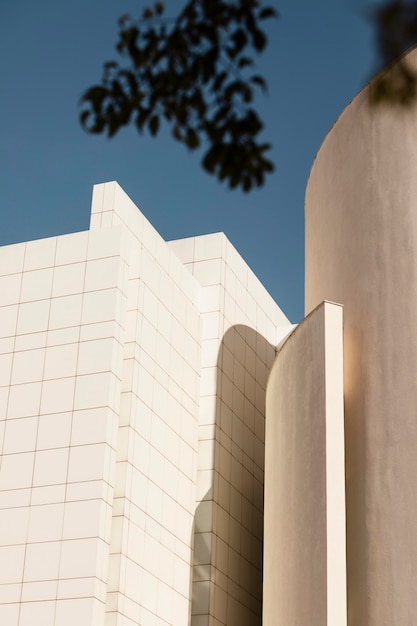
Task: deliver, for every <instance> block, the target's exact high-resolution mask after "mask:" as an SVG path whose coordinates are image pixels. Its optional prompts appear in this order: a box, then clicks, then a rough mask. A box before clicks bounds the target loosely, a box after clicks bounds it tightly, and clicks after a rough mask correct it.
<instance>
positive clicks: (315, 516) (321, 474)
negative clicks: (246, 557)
mask: <svg viewBox="0 0 417 626" xmlns="http://www.w3.org/2000/svg"><path fill="white" fill-rule="evenodd" d="M343 431H344V426H343V309H342V307H341V306H339V305H336V304H331V303H328V302H325V303H323V304H321V305H320V306H319V307H318V308H317V309H316V310H314V311H313V312H312V313H310V315H309V316H308V317H307V318H306V319H305V320H304V321H303V322H302V323H301V324H300V325H299V326H298V327H297V328H296V330H295V331H294V332H293V333H292V334H291V335H290V336H289V338H288V339H287V340H286V341H285V343H284V344H283V346H282V347H281V349H280V351H279V353H278V356H277V358H276V360H275V363H274V365H273V367H272V370H271V374H270V377H269V380H268V385H267V395H266V432H265V510H264V528H265V536H264V588H263V589H264V593H263V598H264V603H263V625H264V626H288V625H294V626H296V625H297V626H298V625H300V626H301V625H302V626H304V625H307V624H309V625H310V624H311V625H314V626H325V625H326V626H344V625H345V624H346V541H345V499H344V494H345V490H344V484H345V476H344V432H343Z"/></svg>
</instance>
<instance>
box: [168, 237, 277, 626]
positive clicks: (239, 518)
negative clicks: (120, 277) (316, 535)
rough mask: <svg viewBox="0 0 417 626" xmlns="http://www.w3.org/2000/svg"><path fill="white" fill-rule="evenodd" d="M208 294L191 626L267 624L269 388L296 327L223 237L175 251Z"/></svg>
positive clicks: (184, 243) (177, 244) (183, 243)
mask: <svg viewBox="0 0 417 626" xmlns="http://www.w3.org/2000/svg"><path fill="white" fill-rule="evenodd" d="M170 245H171V246H172V247H173V249H174V250H175V251H176V252H177V254H178V255H179V256H180V258H181V259H182V261H183V262H184V263H185V264H186V266H187V267H188V268H189V269H190V271H191V272H192V273H193V275H194V276H195V277H196V278H197V280H199V282H201V284H202V286H203V291H202V304H201V313H202V319H203V343H202V367H201V389H200V426H199V456H198V479H197V508H196V517H195V530H196V532H195V551H194V577H193V606H192V621H191V623H192V626H220V625H225V624H231V623H239V624H243V625H247V626H249V625H250V626H253V624H260V623H261V599H262V528H263V459H264V415H265V388H266V380H267V376H268V372H269V370H270V368H271V366H272V363H273V360H274V358H275V347H274V346H275V345H276V343H277V339H278V336H279V329H282V327H288V325H289V323H288V320H287V319H286V318H285V316H284V315H283V314H282V312H281V311H280V309H279V308H278V307H277V305H276V304H275V303H274V302H273V301H272V299H271V298H270V296H269V294H267V292H266V291H265V290H264V288H263V287H262V285H261V284H260V283H259V281H258V280H257V279H256V277H255V276H254V275H253V273H252V272H251V270H250V269H249V268H248V267H247V265H246V264H245V262H244V261H243V259H242V258H241V257H240V255H239V254H238V253H237V252H236V250H235V249H234V248H233V246H232V244H231V243H230V242H229V241H228V240H227V239H226V237H225V236H224V235H223V234H222V233H218V234H214V235H208V236H203V237H196V238H192V239H188V240H178V241H174V242H170Z"/></svg>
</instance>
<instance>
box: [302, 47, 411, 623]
mask: <svg viewBox="0 0 417 626" xmlns="http://www.w3.org/2000/svg"><path fill="white" fill-rule="evenodd" d="M416 58H417V57H416V52H415V51H414V52H412V53H411V56H410V57H409V59H410V60H411V62H413V63H414V64H415V63H416ZM416 167H417V103H415V104H414V105H413V107H411V108H409V109H401V108H387V107H383V108H373V109H371V108H370V105H369V93H368V89H365V90H364V91H363V92H361V93H360V94H359V95H358V96H357V97H356V98H355V99H354V100H353V102H352V103H351V104H350V105H349V107H348V108H347V109H346V110H345V111H344V113H343V114H342V115H341V117H340V118H339V120H338V121H337V122H336V124H335V126H334V127H333V129H332V130H331V131H330V133H329V135H328V136H327V138H326V140H325V141H324V143H323V145H322V147H321V149H320V151H319V153H318V156H317V158H316V161H315V163H314V165H313V168H312V171H311V175H310V180H309V183H308V187H307V194H306V311H307V312H308V311H311V310H312V309H313V308H314V307H316V306H317V304H318V303H320V302H321V301H322V300H323V299H330V300H335V301H337V302H341V303H342V304H344V320H345V321H344V324H345V336H344V339H345V362H344V368H345V415H346V471H347V485H346V489H347V540H348V541H347V559H348V616H349V624H351V625H352V626H353V625H354V626H392V625H393V624H395V625H396V626H410V625H411V624H415V623H416V613H415V606H416V584H417V570H416V563H417V533H416V531H415V529H416V519H417V499H416V493H417V454H416V441H417V420H416V403H417V377H416V363H417V335H416V332H415V328H416V324H417V264H416V256H417V211H416V198H417V176H416Z"/></svg>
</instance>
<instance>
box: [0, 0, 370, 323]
mask: <svg viewBox="0 0 417 626" xmlns="http://www.w3.org/2000/svg"><path fill="white" fill-rule="evenodd" d="M270 3H271V4H274V5H276V7H277V9H278V10H279V12H280V15H281V17H280V19H279V20H276V21H274V23H273V24H271V25H270V26H269V27H268V34H269V45H268V48H267V51H266V52H265V53H264V54H263V55H262V56H261V57H259V60H258V69H259V71H260V72H261V73H263V74H264V76H266V78H267V80H268V83H269V92H268V94H267V96H266V97H265V96H263V95H262V94H260V95H259V97H258V99H257V103H258V109H259V111H260V113H261V116H262V118H263V119H264V121H265V131H264V135H265V139H267V140H268V141H271V143H272V144H273V146H274V148H273V152H272V158H273V160H274V161H275V164H276V171H275V173H274V174H273V175H272V176H270V177H269V180H268V181H267V183H266V185H265V186H264V187H263V188H262V189H261V190H259V191H253V192H251V193H249V194H243V193H242V192H240V191H230V190H229V189H227V188H226V187H224V186H222V185H220V184H219V183H218V182H217V181H216V180H215V179H214V178H213V177H211V176H208V175H207V174H205V173H204V172H203V171H202V169H201V168H200V165H199V162H200V159H201V154H199V153H193V154H190V153H188V152H187V150H186V149H185V148H184V147H183V146H182V145H180V144H177V143H176V142H174V141H172V140H171V139H170V137H169V133H168V132H167V131H163V132H162V134H161V135H160V136H159V137H158V138H157V139H151V138H148V137H146V136H139V135H138V134H137V132H136V131H135V130H134V128H133V127H132V128H127V129H124V130H123V131H122V132H121V133H120V134H118V135H117V136H116V137H115V138H114V139H112V140H108V139H106V138H104V137H101V136H89V135H87V134H85V133H84V132H83V131H82V129H81V128H80V125H79V123H78V113H79V109H78V101H79V98H80V96H81V94H82V92H83V91H84V90H85V89H86V88H87V87H89V86H91V85H92V84H94V83H96V82H98V81H99V80H100V78H101V73H102V64H103V62H104V61H107V60H110V59H114V58H116V54H115V52H114V45H115V42H116V40H117V22H116V20H117V17H118V16H120V15H122V14H124V13H131V14H132V15H139V14H140V12H141V9H142V8H143V7H144V6H147V5H148V3H147V2H142V1H139V0H120V1H119V2H116V1H115V0H71V1H68V2H57V1H56V0H39V1H38V2H36V3H34V2H33V0H1V2H0V76H1V81H2V85H1V93H2V97H1V99H0V137H1V141H0V245H5V244H9V243H16V242H19V241H25V240H29V239H37V238H41V237H48V236H51V235H57V234H62V233H66V232H74V231H78V230H85V229H87V228H88V221H89V210H90V201H91V190H92V185H93V184H94V183H99V182H105V181H108V180H117V181H118V182H119V184H120V185H121V186H122V187H123V188H124V190H125V191H126V192H127V193H128V195H129V196H130V197H131V198H132V200H133V201H134V202H135V203H136V204H137V205H138V206H139V207H140V209H141V211H142V212H143V213H144V214H145V215H146V217H147V218H148V219H149V220H150V221H151V222H152V223H153V225H154V226H155V227H156V228H157V230H158V231H159V232H160V233H161V235H162V236H163V237H164V238H165V239H167V240H168V239H177V238H180V237H187V236H193V235H198V234H203V233H209V232H217V231H223V232H225V233H226V235H227V236H228V237H229V239H230V240H231V241H232V243H233V244H234V245H235V247H236V248H237V249H238V250H239V252H240V253H241V254H242V256H243V257H244V258H245V260H246V262H247V263H248V264H249V266H250V267H251V268H252V269H253V270H254V272H255V273H256V274H257V275H258V277H259V278H260V280H261V281H262V282H263V283H264V285H265V286H266V288H267V289H268V290H269V292H270V293H271V295H272V296H273V297H274V298H275V300H276V301H277V303H278V304H279V305H280V306H281V308H282V309H283V311H284V312H285V313H286V315H287V316H288V317H289V318H290V319H291V321H293V322H298V321H299V320H300V319H301V318H302V317H303V306H304V305H303V292H304V192H305V186H306V182H307V177H308V173H309V170H310V167H311V164H312V161H313V159H314V155H315V154H316V152H317V150H318V148H319V147H320V144H321V142H322V140H323V139H324V137H325V134H326V133H327V131H328V130H329V128H330V127H331V125H332V124H333V122H334V120H335V119H336V117H337V116H338V115H339V114H340V112H341V111H342V109H343V108H344V107H345V106H346V104H347V103H348V102H349V100H351V98H352V97H353V96H354V95H355V93H356V92H357V91H358V90H359V89H360V88H361V87H362V86H363V85H364V84H365V82H367V80H368V79H369V78H370V77H371V75H372V70H373V67H374V52H373V39H372V37H373V34H372V30H371V28H370V26H369V24H368V22H367V21H366V19H365V17H364V16H365V14H366V11H367V10H369V9H370V7H371V6H372V5H373V4H375V3H372V2H371V0H320V1H319V2H312V1H311V0H282V1H280V2H276V3H275V2H274V0H270ZM183 4H184V3H183V2H180V1H179V0H166V2H165V5H166V9H167V13H171V14H173V15H175V13H176V11H177V10H178V8H179V7H181V6H182V5H183Z"/></svg>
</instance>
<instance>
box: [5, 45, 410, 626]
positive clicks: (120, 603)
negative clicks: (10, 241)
mask: <svg viewBox="0 0 417 626" xmlns="http://www.w3.org/2000/svg"><path fill="white" fill-rule="evenodd" d="M406 62H407V63H411V64H413V66H414V68H417V51H416V50H414V51H412V52H411V53H409V55H408V57H407V58H406ZM388 76H389V74H388ZM416 165H417V102H415V103H414V105H413V106H411V107H410V108H408V109H398V108H392V107H388V108H374V107H371V106H370V102H369V88H366V89H365V90H363V91H362V92H361V93H360V94H359V95H358V96H357V97H356V98H355V99H354V100H353V101H352V103H351V104H350V105H349V106H348V107H347V109H346V110H345V111H344V112H343V114H342V115H341V116H340V118H339V119H338V121H337V122H336V123H335V125H334V126H333V128H332V130H331V131H330V132H329V134H328V136H327V137H326V139H325V141H324V143H323V145H322V147H321V149H320V151H319V153H318V155H317V157H316V160H315V162H314V164H313V168H312V171H311V175H310V179H309V182H308V186H307V194H306V314H307V315H306V318H305V320H304V321H303V322H302V323H301V324H300V325H299V326H298V327H297V328H296V329H295V330H294V327H293V326H292V325H291V324H290V323H289V321H288V320H287V319H286V317H285V315H284V314H283V313H282V311H281V310H280V309H279V307H278V306H277V305H276V304H275V303H274V302H273V300H272V299H271V297H270V296H269V295H268V293H267V292H266V291H265V289H264V288H263V286H262V285H261V283H260V282H259V281H258V279H257V278H256V277H255V276H254V274H253V273H252V272H251V270H250V269H249V268H248V267H247V265H246V264H245V262H244V261H243V259H242V258H241V257H240V256H239V254H238V253H237V252H236V250H235V249H234V248H233V246H232V245H231V243H230V242H229V241H228V240H227V239H226V237H225V236H224V235H223V234H221V233H218V234H214V235H207V236H201V237H194V238H190V239H182V240H178V241H173V242H168V243H167V242H165V241H163V239H162V238H161V237H160V236H159V235H158V233H157V232H156V231H155V230H154V229H153V228H152V226H151V225H150V224H149V222H147V220H146V219H145V218H144V217H143V215H142V214H141V213H140V212H139V210H138V209H137V208H136V207H135V206H134V204H133V203H132V202H131V200H130V199H129V198H128V197H127V196H126V194H125V193H124V192H123V191H122V190H121V189H120V187H119V186H118V185H117V184H116V183H106V184H103V185H97V186H96V187H95V188H94V194H93V204H92V214H91V226H90V230H89V231H87V232H81V233H75V234H71V235H63V236H60V237H53V238H50V239H44V240H41V241H30V242H27V243H22V244H18V245H13V246H6V247H3V248H0V626H75V625H76V626H260V625H261V623H263V625H264V626H346V624H349V626H393V625H395V626H414V625H415V623H416V608H415V605H416V600H415V599H416V588H417V569H416V563H417V533H416V519H417V497H416V494H417V454H416V443H417V419H416V407H417V382H416V381H417V376H416V363H417V339H416V333H415V327H416V324H417V262H416V259H417V212H416V197H417V176H416ZM332 302H334V303H340V304H333V303H332ZM267 382H268V384H267ZM265 407H266V408H265ZM265 414H266V424H265ZM345 458H346V465H345ZM264 459H265V462H264ZM264 465H265V480H264ZM345 467H346V476H345ZM264 494H265V508H264V503H263V500H264Z"/></svg>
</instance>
